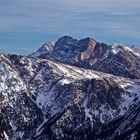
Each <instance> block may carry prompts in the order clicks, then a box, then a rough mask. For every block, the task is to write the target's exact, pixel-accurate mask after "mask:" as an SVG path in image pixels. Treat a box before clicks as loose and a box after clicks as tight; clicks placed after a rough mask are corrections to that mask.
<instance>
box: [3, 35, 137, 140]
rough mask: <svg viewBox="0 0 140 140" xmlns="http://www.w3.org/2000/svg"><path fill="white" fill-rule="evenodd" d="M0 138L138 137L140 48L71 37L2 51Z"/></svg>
mask: <svg viewBox="0 0 140 140" xmlns="http://www.w3.org/2000/svg"><path fill="white" fill-rule="evenodd" d="M0 75H1V76H0V97H1V98H0V140H139V139H140V49H139V47H137V46H132V47H128V46H125V45H122V44H116V43H115V44H113V45H108V44H105V43H100V42H97V41H96V40H94V39H92V38H85V39H81V40H77V39H73V38H72V37H70V36H64V37H61V38H59V39H58V40H57V41H56V42H49V43H45V44H43V45H42V47H41V48H39V49H38V50H37V51H36V52H34V53H32V54H30V55H28V56H21V55H16V54H0Z"/></svg>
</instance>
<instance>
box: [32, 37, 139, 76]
mask: <svg viewBox="0 0 140 140" xmlns="http://www.w3.org/2000/svg"><path fill="white" fill-rule="evenodd" d="M31 56H34V55H31ZM39 57H40V58H48V59H51V60H56V61H59V62H63V63H66V64H71V65H75V66H78V67H83V68H88V69H93V70H99V71H102V72H107V73H111V74H114V75H118V76H124V77H129V78H140V54H139V53H137V52H136V51H135V50H134V49H132V48H129V47H127V46H124V45H121V44H113V45H107V44H104V43H100V42H97V41H95V40H94V39H91V38H85V39H82V40H79V41H78V40H76V39H73V38H72V37H69V36H64V37H62V38H60V39H58V41H57V42H56V43H55V45H54V47H53V50H52V51H51V52H50V53H47V54H45V53H44V54H43V55H40V56H39Z"/></svg>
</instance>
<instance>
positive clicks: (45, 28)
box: [0, 0, 140, 54]
mask: <svg viewBox="0 0 140 140" xmlns="http://www.w3.org/2000/svg"><path fill="white" fill-rule="evenodd" d="M139 25H140V1H139V0H123V1H114V0H106V1H104V0H86V1H85V0H70V1H66V0H59V1H58V0H39V1H38V0H24V1H22V0H12V1H11V0H6V1H5V0H1V1H0V53H18V54H30V53H32V52H33V51H35V50H36V49H38V48H39V47H40V46H41V45H42V44H43V43H44V42H47V41H52V40H54V41H55V40H57V39H58V38H59V37H61V36H64V35H69V36H72V37H74V38H76V39H80V38H85V37H92V38H94V39H96V40H97V41H101V42H105V43H109V44H112V43H115V42H119V43H123V44H126V45H129V46H131V45H133V44H137V45H140V26H139Z"/></svg>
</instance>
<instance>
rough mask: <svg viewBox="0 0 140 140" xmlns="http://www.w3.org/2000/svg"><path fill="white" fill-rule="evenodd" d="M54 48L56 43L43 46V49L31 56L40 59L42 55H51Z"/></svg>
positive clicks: (52, 42)
mask: <svg viewBox="0 0 140 140" xmlns="http://www.w3.org/2000/svg"><path fill="white" fill-rule="evenodd" d="M54 46H55V42H54V41H51V42H47V43H44V44H43V45H42V46H41V48H39V49H38V50H37V51H36V52H34V53H32V54H31V55H30V56H33V57H39V56H41V55H44V54H48V53H51V52H52V51H53V49H54Z"/></svg>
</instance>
